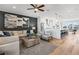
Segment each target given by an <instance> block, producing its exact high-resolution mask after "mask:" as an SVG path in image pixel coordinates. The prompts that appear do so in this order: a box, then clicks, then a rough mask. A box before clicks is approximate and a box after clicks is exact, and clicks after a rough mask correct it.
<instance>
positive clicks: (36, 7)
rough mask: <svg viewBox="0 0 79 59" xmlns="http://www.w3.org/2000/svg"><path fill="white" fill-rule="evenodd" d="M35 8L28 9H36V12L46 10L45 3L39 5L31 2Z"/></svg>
mask: <svg viewBox="0 0 79 59" xmlns="http://www.w3.org/2000/svg"><path fill="white" fill-rule="evenodd" d="M30 5H31V6H32V7H33V8H28V9H27V10H34V12H35V13H36V12H37V11H42V12H44V11H45V10H43V9H42V8H43V7H44V6H45V5H43V4H42V5H37V4H30Z"/></svg>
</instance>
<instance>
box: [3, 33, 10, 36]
mask: <svg viewBox="0 0 79 59" xmlns="http://www.w3.org/2000/svg"><path fill="white" fill-rule="evenodd" d="M3 33H4V35H6V36H11V35H10V33H9V32H3Z"/></svg>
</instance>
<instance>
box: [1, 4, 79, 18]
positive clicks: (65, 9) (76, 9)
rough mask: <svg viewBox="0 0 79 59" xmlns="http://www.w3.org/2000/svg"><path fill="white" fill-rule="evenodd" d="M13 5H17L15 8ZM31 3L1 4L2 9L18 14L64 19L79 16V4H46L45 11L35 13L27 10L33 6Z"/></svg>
mask: <svg viewBox="0 0 79 59" xmlns="http://www.w3.org/2000/svg"><path fill="white" fill-rule="evenodd" d="M13 6H15V7H16V9H15V8H13ZM31 7H32V6H30V5H29V4H0V11H7V12H11V13H16V14H22V15H26V16H32V17H43V16H44V17H45V16H51V17H61V18H64V19H73V18H79V4H78V5H77V4H45V7H43V9H45V12H40V11H39V12H37V13H34V11H33V10H27V8H31Z"/></svg>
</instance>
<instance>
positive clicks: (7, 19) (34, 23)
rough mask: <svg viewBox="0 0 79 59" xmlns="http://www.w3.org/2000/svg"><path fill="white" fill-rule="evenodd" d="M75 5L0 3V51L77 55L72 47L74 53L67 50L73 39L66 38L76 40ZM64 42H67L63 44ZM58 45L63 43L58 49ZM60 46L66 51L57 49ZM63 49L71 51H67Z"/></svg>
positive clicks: (76, 7)
mask: <svg viewBox="0 0 79 59" xmlns="http://www.w3.org/2000/svg"><path fill="white" fill-rule="evenodd" d="M78 6H79V5H73V4H71V5H69V4H60V5H59V4H1V5H0V51H1V52H0V54H2V55H55V54H58V55H60V54H79V53H77V52H78V50H76V49H75V50H73V51H75V52H72V51H71V50H72V48H73V45H75V41H73V40H69V39H70V38H71V39H73V36H74V39H75V36H76V37H77V43H78V30H79V18H78V16H79V14H78V12H79V11H78V10H79V8H78ZM71 42H72V43H74V44H72V43H71ZM70 43H71V44H70ZM66 44H70V45H69V46H67V47H65V46H66ZM62 45H65V46H63V47H62V48H61V46H62ZM68 47H71V48H68ZM75 47H78V46H75ZM63 48H65V49H66V50H61V49H63ZM67 48H68V49H71V50H69V51H68V49H67ZM61 51H62V52H61ZM64 51H68V52H64ZM70 51H71V52H70ZM59 52H60V53H59ZM69 52H70V53H69Z"/></svg>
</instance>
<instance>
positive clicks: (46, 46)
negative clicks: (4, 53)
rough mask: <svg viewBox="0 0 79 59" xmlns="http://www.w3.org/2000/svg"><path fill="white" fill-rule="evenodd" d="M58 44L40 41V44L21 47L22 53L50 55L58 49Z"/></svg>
mask: <svg viewBox="0 0 79 59" xmlns="http://www.w3.org/2000/svg"><path fill="white" fill-rule="evenodd" d="M56 48H57V46H55V45H53V44H51V43H49V42H47V41H43V40H41V41H40V44H38V45H35V46H33V47H30V48H25V47H21V50H20V51H21V52H20V53H21V55H48V54H50V53H51V52H53V51H54V49H56Z"/></svg>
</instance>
